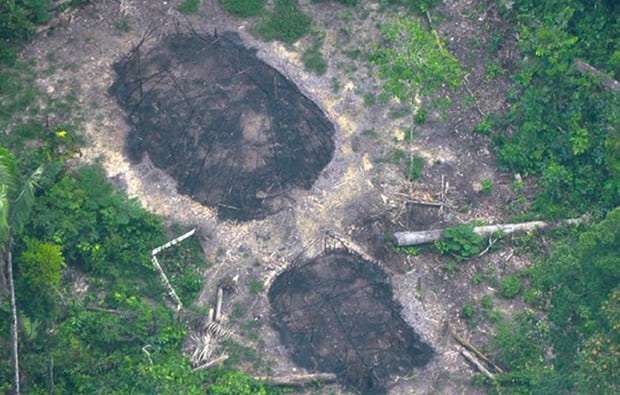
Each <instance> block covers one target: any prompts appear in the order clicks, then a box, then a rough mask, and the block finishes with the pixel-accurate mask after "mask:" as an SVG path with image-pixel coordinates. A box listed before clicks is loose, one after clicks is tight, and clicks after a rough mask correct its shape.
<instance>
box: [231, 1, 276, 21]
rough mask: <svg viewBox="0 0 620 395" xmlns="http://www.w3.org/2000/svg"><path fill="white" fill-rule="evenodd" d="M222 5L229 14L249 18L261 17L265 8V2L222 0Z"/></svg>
mask: <svg viewBox="0 0 620 395" xmlns="http://www.w3.org/2000/svg"><path fill="white" fill-rule="evenodd" d="M220 4H221V5H222V8H224V10H226V11H227V12H229V13H231V14H233V15H236V16H240V17H244V18H247V17H251V16H256V15H259V14H260V13H261V12H262V11H263V8H264V7H265V0H220Z"/></svg>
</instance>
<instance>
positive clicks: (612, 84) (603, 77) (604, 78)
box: [574, 59, 620, 92]
mask: <svg viewBox="0 0 620 395" xmlns="http://www.w3.org/2000/svg"><path fill="white" fill-rule="evenodd" d="M574 64H575V68H576V69H577V70H578V71H579V72H580V73H581V74H586V75H589V76H591V77H594V78H597V79H598V80H599V81H601V84H602V85H603V86H604V87H605V88H607V89H609V90H611V91H614V92H620V82H618V81H616V80H614V79H613V78H611V77H610V76H609V75H608V74H606V73H604V72H602V71H600V70H598V69H596V68H595V67H593V66H590V65H589V64H587V63H586V62H584V61H583V60H580V59H576V60H575V63H574Z"/></svg>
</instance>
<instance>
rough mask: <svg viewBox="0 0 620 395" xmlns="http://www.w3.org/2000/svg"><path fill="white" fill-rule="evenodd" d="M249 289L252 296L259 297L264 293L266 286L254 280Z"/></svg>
mask: <svg viewBox="0 0 620 395" xmlns="http://www.w3.org/2000/svg"><path fill="white" fill-rule="evenodd" d="M249 288H250V293H251V294H252V295H258V294H260V293H261V292H263V290H264V288H265V286H264V285H263V282H262V281H260V280H257V279H253V280H251V281H250V284H249Z"/></svg>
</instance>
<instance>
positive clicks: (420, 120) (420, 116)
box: [414, 108, 428, 125]
mask: <svg viewBox="0 0 620 395" xmlns="http://www.w3.org/2000/svg"><path fill="white" fill-rule="evenodd" d="M427 118H428V112H427V111H426V110H425V109H424V108H420V109H419V110H418V111H416V113H415V118H414V122H415V123H416V125H423V124H425V123H426V119H427Z"/></svg>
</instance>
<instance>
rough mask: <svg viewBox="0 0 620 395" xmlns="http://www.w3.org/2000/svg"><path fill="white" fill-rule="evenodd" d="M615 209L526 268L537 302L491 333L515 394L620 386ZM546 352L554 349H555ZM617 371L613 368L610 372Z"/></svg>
mask: <svg viewBox="0 0 620 395" xmlns="http://www.w3.org/2000/svg"><path fill="white" fill-rule="evenodd" d="M618 251H620V208H617V209H615V210H613V211H611V212H610V213H609V215H608V216H607V218H606V219H605V220H603V221H601V222H600V223H598V224H596V225H593V226H591V227H590V228H589V229H587V230H586V231H584V232H582V233H580V234H579V233H578V232H575V236H572V237H568V238H567V239H566V240H564V241H562V242H560V243H559V244H558V245H557V246H556V248H555V250H554V252H553V254H552V255H551V256H549V257H548V258H546V259H544V260H543V261H542V262H540V263H538V264H537V265H535V266H534V267H533V268H532V269H531V270H530V271H529V273H528V274H529V276H528V277H529V279H530V283H531V289H530V290H529V292H530V293H531V294H533V295H535V296H536V298H535V299H534V302H535V305H536V306H537V307H538V308H541V309H542V310H544V311H546V313H547V315H546V316H547V318H541V316H539V315H536V314H534V313H524V314H522V315H521V316H520V317H519V318H518V319H516V320H514V321H508V322H505V323H503V324H502V325H501V326H500V328H499V333H498V336H497V338H496V344H497V347H498V351H499V355H500V358H501V361H502V362H503V364H504V365H505V366H507V367H508V368H509V371H510V373H508V374H506V375H503V376H502V378H501V382H502V384H503V385H504V386H505V388H506V389H507V390H510V391H511V392H514V393H536V394H558V393H571V392H579V393H590V394H593V393H596V394H612V393H618V392H619V391H620V378H619V377H618V375H617V369H618V365H619V364H620V255H619V254H618ZM550 350H553V351H552V352H551V351H550ZM614 372H615V373H614Z"/></svg>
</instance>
